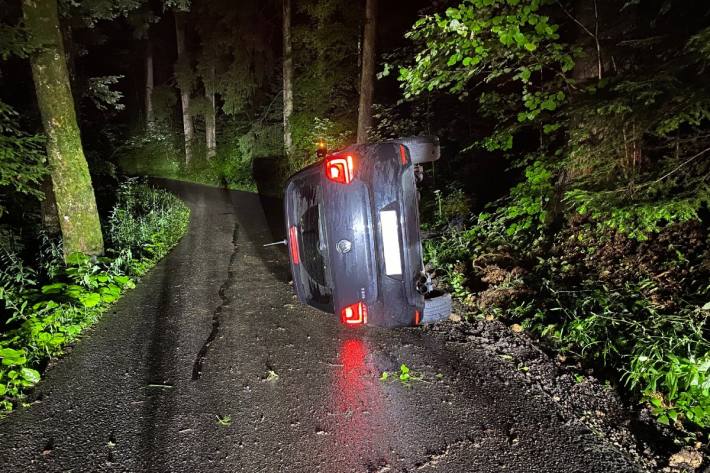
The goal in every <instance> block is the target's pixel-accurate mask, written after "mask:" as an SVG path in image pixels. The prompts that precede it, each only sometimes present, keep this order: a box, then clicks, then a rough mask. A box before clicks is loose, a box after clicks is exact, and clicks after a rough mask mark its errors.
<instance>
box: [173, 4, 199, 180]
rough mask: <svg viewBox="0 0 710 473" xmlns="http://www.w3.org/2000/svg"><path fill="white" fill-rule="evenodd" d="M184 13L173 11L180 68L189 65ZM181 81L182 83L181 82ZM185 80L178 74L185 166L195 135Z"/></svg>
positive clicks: (188, 86) (190, 158) (185, 67)
mask: <svg viewBox="0 0 710 473" xmlns="http://www.w3.org/2000/svg"><path fill="white" fill-rule="evenodd" d="M185 22H186V18H185V14H184V13H180V12H175V36H176V39H177V55H178V57H177V61H178V64H179V65H182V70H183V71H184V70H187V68H188V67H189V59H188V57H187V51H186V49H185ZM181 82H182V83H181ZM186 82H187V81H185V80H182V81H181V80H180V77H179V75H178V87H179V88H180V102H181V104H182V129H183V134H184V135H185V166H189V165H190V162H191V161H192V141H193V139H194V136H195V127H194V126H193V123H192V114H191V113H190V84H188V83H186Z"/></svg>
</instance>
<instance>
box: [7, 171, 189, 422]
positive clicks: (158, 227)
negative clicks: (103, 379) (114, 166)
mask: <svg viewBox="0 0 710 473" xmlns="http://www.w3.org/2000/svg"><path fill="white" fill-rule="evenodd" d="M119 219H122V220H119ZM188 221H189V209H188V208H187V207H186V206H185V204H183V203H182V202H181V201H179V200H178V199H177V198H176V197H175V196H173V195H172V194H169V193H167V192H165V191H159V190H156V189H152V188H149V187H147V186H145V185H140V184H138V183H136V182H135V181H128V182H126V183H124V184H122V185H121V187H120V189H119V192H118V202H117V204H116V206H115V207H114V210H113V212H112V213H111V216H110V218H109V222H108V227H109V232H108V234H109V238H110V242H111V244H112V248H110V250H109V251H110V254H111V255H112V256H110V257H101V258H96V257H89V256H87V255H84V254H82V253H73V254H71V255H69V256H68V257H67V258H66V262H62V257H61V247H57V245H56V244H53V243H51V242H46V243H44V244H43V247H44V249H43V250H42V254H43V255H44V256H42V258H41V259H42V260H43V261H44V263H43V264H42V266H43V268H44V269H45V270H46V269H47V268H50V270H49V271H46V275H47V276H49V279H48V280H47V281H45V282H41V281H40V278H39V276H38V274H37V272H36V271H35V270H34V269H32V268H30V267H28V266H26V265H25V264H24V263H23V262H22V260H21V259H20V258H19V257H18V256H17V255H15V254H13V253H12V252H10V251H8V250H7V249H0V261H1V262H2V263H4V264H3V267H2V269H0V302H2V303H3V308H4V313H5V314H6V315H7V317H6V319H5V320H4V322H3V323H4V325H5V327H6V330H5V331H4V332H3V333H2V335H0V359H2V361H1V364H0V408H2V409H3V410H11V409H12V408H13V407H14V405H15V403H16V402H18V401H22V400H23V399H24V397H25V393H26V392H27V391H28V390H29V389H30V388H31V387H32V386H34V385H35V384H36V383H37V382H39V380H40V373H39V372H38V371H37V369H38V368H39V367H40V366H41V365H42V364H43V362H44V361H45V360H46V359H48V358H51V357H55V356H58V355H60V354H61V353H62V351H63V349H64V347H66V346H67V345H68V344H69V343H72V342H73V341H75V340H76V339H77V338H78V337H79V336H80V335H81V333H82V331H83V330H84V329H85V328H86V327H88V326H90V325H92V324H93V323H94V322H95V321H96V320H97V319H98V317H99V316H100V315H101V314H102V313H103V312H105V311H106V309H107V308H108V307H109V305H110V304H112V303H113V302H115V301H116V300H117V299H118V298H119V297H120V296H121V294H122V293H123V292H124V291H125V290H127V289H131V288H134V287H135V282H134V279H133V278H134V277H136V276H140V275H141V274H143V273H145V271H147V270H148V269H149V268H150V267H152V266H153V265H154V264H155V263H156V262H157V261H158V260H159V259H160V258H162V257H163V256H164V255H165V254H166V253H167V252H168V251H169V249H170V248H171V247H173V246H174V245H175V244H176V243H177V242H178V240H179V239H180V237H181V236H182V235H183V234H184V233H185V231H186V229H187V225H188ZM59 264H61V266H58V265H59Z"/></svg>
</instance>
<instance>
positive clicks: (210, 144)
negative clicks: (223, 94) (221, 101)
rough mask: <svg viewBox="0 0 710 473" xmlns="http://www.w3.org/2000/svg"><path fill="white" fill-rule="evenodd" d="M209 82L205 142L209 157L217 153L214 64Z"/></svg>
mask: <svg viewBox="0 0 710 473" xmlns="http://www.w3.org/2000/svg"><path fill="white" fill-rule="evenodd" d="M209 75H210V77H209V80H208V82H209V84H206V85H205V98H207V102H208V105H209V108H208V109H207V114H206V115H205V143H207V159H210V158H214V157H215V156H216V155H217V107H216V100H215V92H214V82H215V67H214V65H212V66H211V67H210V70H209Z"/></svg>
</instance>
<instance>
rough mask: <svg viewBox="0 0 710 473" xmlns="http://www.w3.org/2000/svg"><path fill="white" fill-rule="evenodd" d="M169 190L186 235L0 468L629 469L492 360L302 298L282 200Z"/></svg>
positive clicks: (74, 360) (35, 411) (8, 430)
mask: <svg viewBox="0 0 710 473" xmlns="http://www.w3.org/2000/svg"><path fill="white" fill-rule="evenodd" d="M164 185H165V186H166V187H168V188H170V189H171V190H173V191H174V192H176V193H178V194H179V195H180V196H181V197H182V198H183V199H184V200H185V201H186V202H187V203H188V204H189V205H190V207H191V208H192V221H191V225H190V230H189V232H188V234H187V235H186V236H185V238H184V239H183V240H182V241H181V243H180V244H179V245H178V246H177V247H176V248H175V250H173V252H172V253H171V254H170V255H169V256H168V257H166V258H165V259H164V260H163V261H162V262H161V263H160V264H159V265H158V266H157V267H156V268H155V269H154V270H152V271H151V272H150V273H149V274H148V275H147V276H146V277H145V278H144V279H143V280H142V281H141V282H140V284H139V286H138V288H137V289H136V290H134V291H131V292H129V293H128V294H126V295H125V296H124V297H123V298H122V299H121V300H120V301H119V302H118V303H117V304H116V305H115V306H114V307H113V310H112V311H110V312H109V313H107V314H106V315H105V316H104V318H103V319H102V320H101V321H100V322H99V323H98V324H97V326H96V327H95V328H94V329H92V330H91V331H90V333H89V334H88V335H87V336H86V337H85V338H84V339H83V340H81V341H80V342H79V343H78V344H77V346H76V347H75V348H74V350H73V351H72V352H71V353H70V354H69V355H67V356H66V357H65V358H64V359H63V360H61V361H60V362H59V363H58V364H57V365H56V366H54V367H52V368H51V369H50V370H49V372H48V373H47V376H46V378H45V379H44V380H43V381H42V382H41V383H40V385H39V386H38V388H37V390H36V393H35V396H36V397H37V399H38V401H37V402H36V403H35V404H34V405H33V406H32V407H31V408H30V409H26V410H21V411H18V412H15V413H13V414H12V415H10V416H9V417H8V418H6V419H4V420H1V421H0V472H3V473H9V472H20V471H42V472H45V471H46V472H54V471H57V472H60V471H72V472H82V471H87V472H88V471H91V472H96V471H111V472H112V471H116V472H119V471H121V472H143V471H156V472H168V471H170V472H279V471H286V472H309V473H311V472H327V473H329V472H351V471H352V472H380V473H384V472H414V471H417V472H419V471H421V472H429V471H438V472H500V471H511V472H605V473H606V472H627V471H639V467H638V466H636V465H635V464H634V463H633V461H632V460H630V459H628V458H626V457H625V456H624V455H623V454H622V453H620V452H619V451H617V450H615V449H614V448H613V447H612V446H611V445H609V444H607V443H606V442H605V441H604V440H602V439H599V438H598V437H597V436H595V435H594V434H593V433H592V432H590V431H589V430H587V429H586V428H584V427H583V426H582V424H581V423H579V422H577V421H576V420H575V419H568V418H565V417H564V416H563V415H562V413H561V411H560V409H559V408H558V406H557V405H556V403H555V402H554V401H553V400H552V399H551V398H550V397H549V396H548V395H546V394H545V393H544V392H542V390H539V389H536V388H535V387H534V386H530V385H526V384H524V383H520V382H517V381H516V379H515V377H511V376H510V370H512V369H513V368H511V365H510V364H507V363H505V362H504V361H502V360H500V359H499V357H497V356H494V355H492V354H490V353H488V352H486V351H484V350H481V349H480V348H479V349H475V348H471V347H470V346H468V345H467V344H465V343H460V342H453V341H450V340H447V339H446V337H444V336H441V335H436V334H433V333H425V332H424V331H422V330H421V329H402V330H381V329H355V330H353V329H352V328H349V327H341V326H340V325H339V323H338V322H337V321H336V319H335V317H333V316H329V315H327V314H322V313H320V312H318V311H315V310H311V309H309V308H307V307H304V306H302V305H300V304H298V303H297V301H296V300H295V299H294V297H293V295H292V291H291V287H290V286H289V284H288V280H289V274H288V266H287V257H286V254H285V251H284V250H283V247H281V248H278V247H277V248H263V247H262V244H263V243H268V242H271V241H275V240H280V239H282V238H283V230H282V227H281V225H282V223H281V220H280V217H281V208H280V204H279V203H278V202H275V201H272V200H269V199H266V198H262V197H259V196H257V195H254V194H249V193H243V192H229V191H225V190H220V189H213V188H209V187H204V186H198V185H191V184H183V183H174V182H166V183H164ZM401 363H406V364H407V365H408V366H409V367H410V368H411V369H412V370H414V371H416V372H418V373H420V374H421V375H422V376H423V380H422V381H416V382H412V383H410V384H409V385H403V384H401V383H400V382H398V381H396V380H390V381H387V382H383V381H380V380H379V376H380V373H381V372H383V371H390V372H392V371H396V370H398V368H399V366H400V364H401ZM220 419H221V422H220Z"/></svg>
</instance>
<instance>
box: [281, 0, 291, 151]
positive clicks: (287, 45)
mask: <svg viewBox="0 0 710 473" xmlns="http://www.w3.org/2000/svg"><path fill="white" fill-rule="evenodd" d="M283 82H284V83H283V89H284V90H283V93H284V151H285V152H286V154H287V155H290V154H291V153H292V151H293V137H292V135H291V115H292V114H293V51H292V45H291V0H283Z"/></svg>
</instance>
